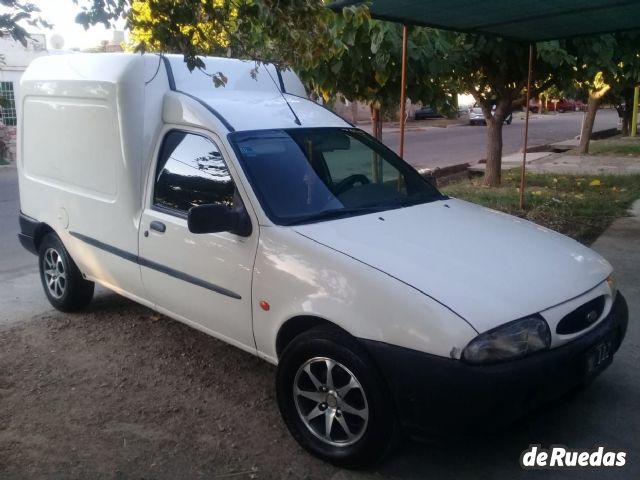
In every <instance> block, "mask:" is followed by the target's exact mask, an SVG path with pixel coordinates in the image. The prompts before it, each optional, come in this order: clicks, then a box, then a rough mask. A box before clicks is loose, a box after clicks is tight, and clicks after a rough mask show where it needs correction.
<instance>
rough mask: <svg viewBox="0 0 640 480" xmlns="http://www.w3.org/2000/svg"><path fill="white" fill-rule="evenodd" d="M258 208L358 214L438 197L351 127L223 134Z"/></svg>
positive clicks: (283, 214) (312, 214)
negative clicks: (227, 135)
mask: <svg viewBox="0 0 640 480" xmlns="http://www.w3.org/2000/svg"><path fill="white" fill-rule="evenodd" d="M229 139H230V141H231V144H232V145H233V147H234V149H235V151H236V154H237V155H238V158H239V159H240V162H241V164H242V168H243V169H244V171H245V173H246V175H247V176H248V177H249V181H250V182H251V184H252V186H253V189H254V191H255V192H256V195H257V196H258V199H259V200H260V202H261V204H262V207H263V208H264V209H265V211H266V213H267V215H269V217H270V218H271V220H272V221H273V222H274V223H276V224H278V225H297V224H303V223H313V222H319V221H324V220H330V219H335V218H343V217H347V216H353V215H362V214H365V213H373V212H379V211H384V210H390V209H395V208H401V207H405V206H410V205H416V204H419V203H426V202H431V201H435V200H442V199H444V198H446V197H444V196H443V195H442V194H441V193H440V192H438V190H437V189H436V188H435V187H434V186H432V185H431V184H430V183H429V182H428V181H426V180H425V179H424V178H423V177H422V176H420V174H419V173H418V172H416V171H415V170H414V169H413V168H412V167H411V166H409V165H408V164H407V163H406V162H404V161H403V160H402V159H400V157H398V156H397V155H396V154H395V153H393V152H392V151H391V150H389V149H388V148H387V147H385V146H384V145H382V144H380V143H379V142H377V141H375V140H374V139H373V138H372V137H371V136H369V135H367V134H366V133H364V132H362V131H361V130H357V129H348V128H301V129H291V130H259V131H252V132H237V133H232V134H230V135H229Z"/></svg>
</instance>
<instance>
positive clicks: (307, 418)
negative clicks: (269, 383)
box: [293, 357, 369, 447]
mask: <svg viewBox="0 0 640 480" xmlns="http://www.w3.org/2000/svg"><path fill="white" fill-rule="evenodd" d="M293 398H294V403H295V405H296V410H297V411H298V415H299V416H300V419H301V420H302V423H304V425H305V426H306V427H307V429H308V430H309V431H310V432H311V433H312V434H313V435H314V436H315V437H316V438H318V439H320V440H322V441H323V442H325V443H327V444H329V445H331V446H334V447H346V446H349V445H353V444H354V443H356V442H357V441H358V440H360V439H361V438H362V436H363V435H364V432H365V431H366V429H367V425H368V423H369V405H368V403H367V397H366V395H365V392H364V389H363V388H362V385H361V384H360V382H359V381H358V379H357V378H356V376H355V375H354V374H353V373H352V372H351V370H349V369H348V368H347V367H345V366H344V365H343V364H341V363H340V362H336V361H335V360H332V359H330V358H327V357H314V358H312V359H310V360H307V361H306V362H305V363H304V364H303V365H302V366H301V367H300V368H299V369H298V371H297V373H296V376H295V379H294V382H293Z"/></svg>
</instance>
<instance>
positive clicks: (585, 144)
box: [578, 85, 611, 155]
mask: <svg viewBox="0 0 640 480" xmlns="http://www.w3.org/2000/svg"><path fill="white" fill-rule="evenodd" d="M610 88H611V87H609V86H608V85H605V86H604V87H602V88H601V89H600V90H597V91H592V92H589V101H588V103H587V115H586V117H585V119H584V123H583V124H582V131H581V132H580V146H579V147H578V154H580V155H587V154H588V153H589V142H590V141H591V133H592V132H593V124H594V122H595V120H596V113H598V108H600V104H601V103H602V97H604V96H605V94H606V93H607V92H608V91H609V89H610Z"/></svg>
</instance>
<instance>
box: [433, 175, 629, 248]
mask: <svg viewBox="0 0 640 480" xmlns="http://www.w3.org/2000/svg"><path fill="white" fill-rule="evenodd" d="M526 182H527V186H526V189H525V209H524V210H520V208H519V186H520V175H519V172H516V171H512V172H503V178H502V186H501V187H498V188H487V187H483V186H482V178H477V179H471V180H466V179H465V180H462V181H459V182H454V183H451V184H449V185H446V186H445V187H443V188H442V191H443V192H444V193H446V194H447V195H450V196H452V197H457V198H460V199H463V200H468V201H470V202H473V203H478V204H480V205H484V206H486V207H489V208H492V209H495V210H499V211H502V212H506V213H509V214H512V215H516V216H518V217H521V218H526V219H527V220H531V221H532V222H535V223H537V224H539V225H543V226H545V227H547V228H550V229H552V230H556V231H558V232H560V233H563V234H565V235H568V236H570V237H572V238H574V239H576V240H578V241H579V242H582V243H585V244H587V245H588V244H590V243H592V242H593V241H594V240H595V239H596V238H598V237H599V236H600V235H601V234H602V232H604V231H605V230H606V229H607V227H608V226H609V225H611V223H612V222H613V221H614V220H615V219H616V218H619V217H623V216H625V215H626V214H627V210H628V209H629V207H630V205H631V204H632V203H633V202H634V200H636V199H637V198H640V175H625V176H622V175H616V176H613V175H610V176H593V177H592V176H585V175H581V176H574V175H552V174H527V180H526Z"/></svg>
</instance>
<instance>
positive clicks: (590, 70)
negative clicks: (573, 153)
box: [568, 32, 640, 155]
mask: <svg viewBox="0 0 640 480" xmlns="http://www.w3.org/2000/svg"><path fill="white" fill-rule="evenodd" d="M638 40H640V34H638V33H632V32H627V33H616V34H611V35H597V36H593V37H585V38H576V39H574V40H572V41H570V42H568V48H569V50H570V52H571V53H572V54H574V55H575V56H576V58H577V63H576V81H577V82H578V85H579V86H580V87H582V88H583V89H585V90H587V91H588V94H589V100H588V107H587V115H586V117H585V121H584V124H583V128H582V131H581V133H580V147H579V153H580V154H581V155H584V154H587V153H589V142H590V140H591V134H592V132H593V125H594V122H595V117H596V113H597V111H598V108H599V107H600V105H601V104H602V101H603V100H604V98H605V97H607V96H609V97H610V98H613V99H616V98H623V99H625V100H626V105H627V106H630V105H631V102H632V101H633V88H634V87H635V86H636V85H637V84H638V80H639V79H640V48H639V47H638ZM619 103H621V102H619ZM620 111H621V110H619V112H620ZM622 113H623V132H624V126H625V124H626V125H627V128H628V124H629V122H630V108H628V107H626V108H625V110H622ZM625 116H626V118H625Z"/></svg>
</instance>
